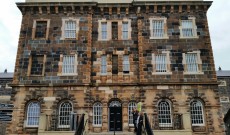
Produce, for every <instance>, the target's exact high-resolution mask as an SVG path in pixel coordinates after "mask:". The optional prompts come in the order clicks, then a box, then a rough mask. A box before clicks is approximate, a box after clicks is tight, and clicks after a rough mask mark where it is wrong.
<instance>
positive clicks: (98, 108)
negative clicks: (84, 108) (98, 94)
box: [93, 102, 102, 126]
mask: <svg viewBox="0 0 230 135" xmlns="http://www.w3.org/2000/svg"><path fill="white" fill-rule="evenodd" d="M93 125H94V126H101V125H102V104H101V103H99V102H97V103H94V105H93Z"/></svg>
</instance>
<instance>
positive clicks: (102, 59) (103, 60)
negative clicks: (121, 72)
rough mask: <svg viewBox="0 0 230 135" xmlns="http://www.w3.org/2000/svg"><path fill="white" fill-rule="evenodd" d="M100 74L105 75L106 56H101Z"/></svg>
mask: <svg viewBox="0 0 230 135" xmlns="http://www.w3.org/2000/svg"><path fill="white" fill-rule="evenodd" d="M101 75H107V56H106V55H102V56H101Z"/></svg>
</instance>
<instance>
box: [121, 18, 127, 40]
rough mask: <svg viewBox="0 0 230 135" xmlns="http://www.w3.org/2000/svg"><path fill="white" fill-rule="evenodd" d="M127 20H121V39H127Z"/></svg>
mask: <svg viewBox="0 0 230 135" xmlns="http://www.w3.org/2000/svg"><path fill="white" fill-rule="evenodd" d="M128 30H129V28H128V22H123V23H122V38H123V39H128Z"/></svg>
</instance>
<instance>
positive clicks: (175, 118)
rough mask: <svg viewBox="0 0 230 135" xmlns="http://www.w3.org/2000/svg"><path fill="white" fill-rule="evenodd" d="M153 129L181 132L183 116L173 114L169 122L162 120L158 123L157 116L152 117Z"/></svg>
mask: <svg viewBox="0 0 230 135" xmlns="http://www.w3.org/2000/svg"><path fill="white" fill-rule="evenodd" d="M153 129H156V130H182V129H183V115H182V114H174V115H172V118H171V120H168V121H167V120H165V121H164V120H162V121H161V122H159V117H158V115H153Z"/></svg>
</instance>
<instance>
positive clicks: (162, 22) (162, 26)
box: [149, 17, 169, 39]
mask: <svg viewBox="0 0 230 135" xmlns="http://www.w3.org/2000/svg"><path fill="white" fill-rule="evenodd" d="M149 22H150V28H149V29H150V39H168V38H169V37H168V28H167V18H166V17H150V18H149ZM154 23H157V24H158V25H154ZM159 30H162V31H163V32H162V34H154V32H153V31H158V32H159Z"/></svg>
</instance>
